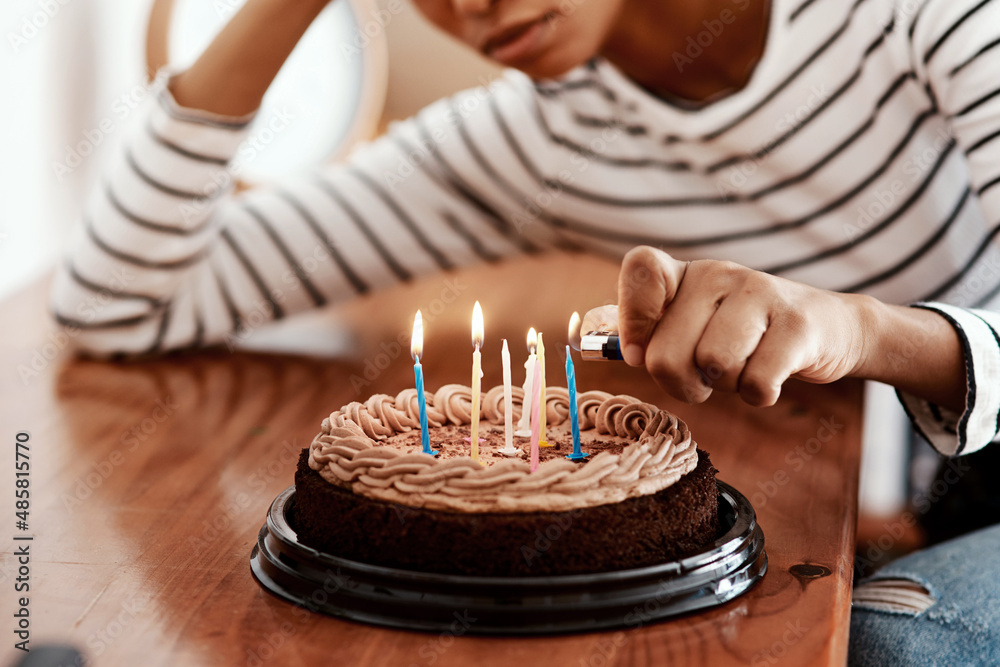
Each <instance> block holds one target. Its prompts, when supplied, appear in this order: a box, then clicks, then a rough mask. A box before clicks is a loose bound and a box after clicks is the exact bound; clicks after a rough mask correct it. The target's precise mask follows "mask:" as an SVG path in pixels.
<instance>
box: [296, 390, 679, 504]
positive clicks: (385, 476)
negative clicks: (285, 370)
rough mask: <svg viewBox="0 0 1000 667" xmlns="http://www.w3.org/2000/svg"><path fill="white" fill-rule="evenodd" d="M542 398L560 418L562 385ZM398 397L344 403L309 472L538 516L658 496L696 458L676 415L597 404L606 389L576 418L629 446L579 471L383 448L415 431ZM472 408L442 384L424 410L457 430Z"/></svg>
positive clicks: (393, 494)
mask: <svg viewBox="0 0 1000 667" xmlns="http://www.w3.org/2000/svg"><path fill="white" fill-rule="evenodd" d="M500 391H501V392H502V391H503V390H502V388H501V389H500ZM547 392H550V393H551V394H552V396H553V399H552V401H551V403H550V401H549V400H548V398H549V397H548V395H547V396H546V399H547V400H546V409H547V414H549V411H550V410H551V412H552V413H554V414H552V415H551V416H553V417H556V418H559V417H560V416H561V419H562V420H565V418H566V413H567V412H568V398H567V393H566V390H565V388H561V387H553V388H551V389H547ZM404 393H405V392H403V393H401V394H400V395H399V396H397V397H396V399H395V401H394V402H392V403H393V404H392V406H389V403H390V401H389V400H388V397H382V396H375V397H372V399H369V401H368V402H367V403H365V404H361V403H349V404H348V405H345V406H344V407H343V408H341V409H340V410H338V411H336V412H334V413H332V414H331V415H330V417H328V418H327V419H324V420H323V425H322V430H321V432H320V433H319V434H318V435H317V436H316V437H315V438H314V439H313V442H312V444H311V446H310V451H309V465H310V467H311V468H312V469H313V470H317V471H318V472H319V474H320V475H322V476H323V478H324V479H326V480H327V481H328V482H330V483H331V484H339V485H346V486H349V487H350V488H351V489H352V490H353V491H354V492H355V493H357V494H359V495H363V496H367V497H370V498H376V499H380V500H386V501H391V502H397V503H402V504H405V505H411V506H415V507H427V508H429V509H440V510H450V511H459V512H538V511H567V510H571V509H576V508H582V507H593V506H596V505H604V504H609V503H616V502H621V501H622V500H625V499H626V498H631V497H636V496H643V495H649V494H652V493H656V492H658V491H660V490H662V489H665V488H667V487H668V486H670V485H671V484H674V483H675V482H676V481H677V480H678V479H680V478H681V477H682V476H683V475H685V474H687V473H688V472H690V471H691V470H693V469H694V467H695V466H696V465H697V462H698V454H697V449H696V448H697V445H696V443H695V442H694V440H693V439H692V438H691V433H690V431H689V430H688V428H687V426H686V425H685V424H684V423H683V422H681V421H680V420H679V419H677V417H676V416H674V415H672V414H670V413H668V412H665V411H662V410H660V409H659V408H657V407H656V406H654V405H651V404H648V403H643V402H642V401H639V400H638V399H636V398H633V397H630V396H610V395H608V396H607V397H606V398H602V397H601V394H602V393H603V392H586V393H584V394H581V395H580V396H579V397H578V398H579V401H578V406H580V407H581V409H580V414H581V421H583V420H584V419H586V420H588V423H591V422H592V423H593V426H591V427H590V428H594V427H596V428H597V430H598V432H599V433H604V434H608V435H615V436H618V437H621V438H624V439H628V440H633V442H631V443H630V444H628V445H626V447H625V448H624V450H623V452H622V453H621V454H611V453H610V452H607V451H605V452H601V453H599V454H597V455H596V456H594V457H593V459H591V460H589V461H588V462H587V463H586V464H583V465H580V464H577V463H573V462H571V461H569V460H567V459H565V458H561V457H560V458H556V459H551V460H548V461H545V462H544V463H542V464H541V465H540V466H539V467H538V469H537V470H536V471H535V472H531V470H530V465H529V463H528V462H527V461H526V460H523V459H507V460H502V461H499V462H497V463H494V464H493V465H490V466H489V467H486V468H484V467H482V466H481V465H480V464H479V463H476V462H474V461H473V460H472V459H471V458H468V457H459V458H450V459H445V460H440V461H439V460H436V459H435V458H433V457H430V456H427V455H426V454H422V453H419V452H414V453H405V452H403V451H400V450H399V449H396V448H395V447H393V446H382V445H380V444H379V442H380V441H381V440H384V439H385V438H386V437H388V436H389V435H391V434H393V433H398V432H405V431H406V430H409V429H412V428H413V420H414V417H413V415H414V411H413V409H412V407H411V406H414V405H415V403H416V392H413V393H412V398H411V397H410V395H404ZM495 393H496V388H493V389H491V390H489V391H488V392H486V396H488V397H490V399H489V401H487V403H488V404H490V405H491V406H492V407H491V408H490V410H491V411H493V412H492V414H500V415H501V416H502V412H503V407H502V398H501V401H500V404H499V406H500V407H499V408H498V407H497V402H496V399H495ZM501 397H502V393H501ZM560 401H562V402H560ZM595 405H596V408H595ZM550 406H551V408H550ZM563 406H565V407H563ZM390 407H391V409H390ZM470 408H471V390H470V389H469V387H465V386H462V385H446V386H444V387H441V389H439V390H438V391H437V392H436V393H435V394H434V396H433V397H431V400H430V401H429V402H428V406H427V410H428V417H430V415H431V413H432V411H434V414H435V415H436V417H437V416H440V421H441V423H443V422H444V421H445V420H447V421H451V422H453V423H456V424H467V423H469V419H470V418H471V409H470ZM484 412H485V409H484ZM376 415H381V416H378V417H377V416H376ZM382 416H384V417H385V418H386V422H383V421H382ZM389 423H392V424H394V426H390V425H389ZM396 426H398V427H399V429H397V428H396Z"/></svg>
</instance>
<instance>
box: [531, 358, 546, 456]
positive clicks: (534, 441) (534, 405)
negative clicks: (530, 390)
mask: <svg viewBox="0 0 1000 667" xmlns="http://www.w3.org/2000/svg"><path fill="white" fill-rule="evenodd" d="M540 373H541V366H540V365H539V364H535V375H534V379H533V381H532V386H534V388H535V393H534V395H533V396H532V397H531V472H535V471H536V470H538V447H539V443H538V434H539V433H540V431H539V428H538V427H539V413H543V412H544V410H539V409H538V403H539V401H538V397H539V394H540V393H541V390H542V381H541V377H539V374H540Z"/></svg>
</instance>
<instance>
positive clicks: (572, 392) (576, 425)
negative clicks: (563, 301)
mask: <svg viewBox="0 0 1000 667" xmlns="http://www.w3.org/2000/svg"><path fill="white" fill-rule="evenodd" d="M574 326H575V327H576V329H577V330H579V328H580V314H579V313H573V317H571V318H570V320H569V331H570V336H569V337H570V340H572V339H573V328H574ZM566 388H567V389H568V390H569V423H570V426H571V427H572V429H573V453H572V454H568V455H567V456H566V458H568V459H571V460H573V461H577V460H579V459H582V458H586V456H587V454H584V453H583V452H582V451H580V417H579V414H578V412H577V410H578V408H577V405H576V369H575V368H574V367H573V355H571V354H570V350H569V345H567V346H566Z"/></svg>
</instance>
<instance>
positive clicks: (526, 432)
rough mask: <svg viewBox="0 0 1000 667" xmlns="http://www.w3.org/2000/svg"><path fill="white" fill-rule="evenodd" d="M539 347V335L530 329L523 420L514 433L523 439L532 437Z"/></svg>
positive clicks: (519, 421)
mask: <svg viewBox="0 0 1000 667" xmlns="http://www.w3.org/2000/svg"><path fill="white" fill-rule="evenodd" d="M537 346H538V334H537V333H535V328H534V327H532V328H530V329H528V360H527V361H525V362H524V400H523V401H522V402H521V418H520V419H518V420H517V430H516V431H514V435H516V436H519V437H522V438H527V437H530V436H531V397H532V396H534V395H535V394H534V391H532V386H531V383H532V380H534V376H535V365H536V361H537V359H538V358H537V357H536V356H535V348H536V347H537Z"/></svg>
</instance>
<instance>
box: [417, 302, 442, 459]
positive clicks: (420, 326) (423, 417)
mask: <svg viewBox="0 0 1000 667" xmlns="http://www.w3.org/2000/svg"><path fill="white" fill-rule="evenodd" d="M423 351H424V321H423V318H422V317H421V316H420V311H419V310H418V311H417V314H416V316H414V318H413V336H412V337H411V338H410V356H412V357H413V375H414V377H415V378H416V380H417V405H419V406H420V442H421V444H422V445H423V451H424V454H430V455H431V456H435V455H436V454H437V452H436V451H434V450H433V449H431V437H430V434H429V433H428V432H427V399H426V398H424V368H423V366H421V365H420V355H421V354H423Z"/></svg>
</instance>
